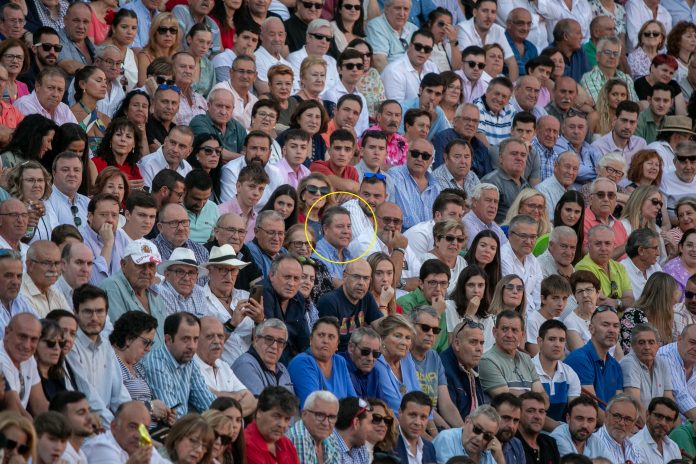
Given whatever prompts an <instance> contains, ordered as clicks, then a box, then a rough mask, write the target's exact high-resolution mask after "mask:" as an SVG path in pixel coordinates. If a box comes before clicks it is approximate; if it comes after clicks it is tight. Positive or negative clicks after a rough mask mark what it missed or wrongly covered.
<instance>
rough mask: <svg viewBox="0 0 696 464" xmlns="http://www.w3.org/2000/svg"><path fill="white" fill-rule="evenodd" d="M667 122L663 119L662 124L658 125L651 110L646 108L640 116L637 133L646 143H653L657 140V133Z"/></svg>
mask: <svg viewBox="0 0 696 464" xmlns="http://www.w3.org/2000/svg"><path fill="white" fill-rule="evenodd" d="M664 122H665V118H664V117H662V121H660V124H657V123H656V122H655V120H654V119H653V114H652V111H650V108H645V109H644V110H643V111H641V112H640V114H639V115H638V126H637V127H636V133H635V134H634V135H637V136H638V137H643V138H644V139H645V143H653V142H654V141H655V140H656V139H657V131H658V129H660V128H661V127H662V124H663V123H664Z"/></svg>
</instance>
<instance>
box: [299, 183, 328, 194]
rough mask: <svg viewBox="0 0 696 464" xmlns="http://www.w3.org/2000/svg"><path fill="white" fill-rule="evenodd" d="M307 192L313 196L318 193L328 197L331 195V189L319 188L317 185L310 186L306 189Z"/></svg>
mask: <svg viewBox="0 0 696 464" xmlns="http://www.w3.org/2000/svg"><path fill="white" fill-rule="evenodd" d="M305 190H306V191H307V192H309V193H311V194H312V195H316V194H317V193H321V194H322V195H326V194H327V193H329V187H317V186H316V185H308V186H307V187H305Z"/></svg>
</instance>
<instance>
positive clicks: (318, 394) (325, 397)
mask: <svg viewBox="0 0 696 464" xmlns="http://www.w3.org/2000/svg"><path fill="white" fill-rule="evenodd" d="M317 401H326V402H327V403H331V404H336V405H337V404H338V398H336V395H334V394H333V393H331V392H330V391H328V390H317V391H314V392H312V393H310V394H309V396H308V397H307V398H306V399H305V402H304V408H303V409H314V404H315V403H316V402H317Z"/></svg>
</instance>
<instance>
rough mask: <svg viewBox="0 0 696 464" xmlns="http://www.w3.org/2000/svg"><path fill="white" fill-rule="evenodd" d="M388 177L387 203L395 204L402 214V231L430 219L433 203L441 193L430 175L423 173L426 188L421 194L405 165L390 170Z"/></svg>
mask: <svg viewBox="0 0 696 464" xmlns="http://www.w3.org/2000/svg"><path fill="white" fill-rule="evenodd" d="M389 177H390V179H391V183H390V184H389V185H388V186H387V187H388V192H387V193H388V194H389V196H388V198H389V201H391V202H393V203H396V204H397V205H398V206H399V208H401V211H402V212H403V214H404V224H403V230H406V229H408V228H409V227H413V226H414V225H416V224H418V223H419V222H424V221H429V220H430V219H432V214H433V203H434V202H435V198H437V196H438V195H439V194H440V191H441V188H440V184H438V182H437V179H435V177H433V175H432V174H430V173H429V172H426V173H425V177H426V178H427V179H428V186H427V187H426V188H425V190H423V191H422V192H421V191H420V189H419V188H418V184H416V181H415V180H413V177H412V176H411V173H410V172H409V170H408V166H407V165H406V164H403V165H401V166H396V167H393V168H391V169H390V170H389ZM397 185H398V186H399V188H398V189H397V188H396V186H397Z"/></svg>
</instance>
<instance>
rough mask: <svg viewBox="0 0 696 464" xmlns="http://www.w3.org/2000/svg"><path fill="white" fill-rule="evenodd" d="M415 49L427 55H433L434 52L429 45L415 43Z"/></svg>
mask: <svg viewBox="0 0 696 464" xmlns="http://www.w3.org/2000/svg"><path fill="white" fill-rule="evenodd" d="M413 48H414V49H415V50H416V51H417V52H425V53H431V52H432V51H433V47H429V46H428V45H423V44H421V43H418V42H413Z"/></svg>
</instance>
